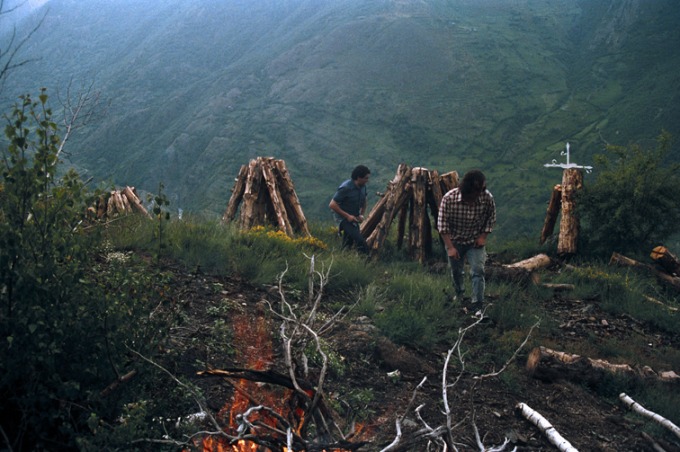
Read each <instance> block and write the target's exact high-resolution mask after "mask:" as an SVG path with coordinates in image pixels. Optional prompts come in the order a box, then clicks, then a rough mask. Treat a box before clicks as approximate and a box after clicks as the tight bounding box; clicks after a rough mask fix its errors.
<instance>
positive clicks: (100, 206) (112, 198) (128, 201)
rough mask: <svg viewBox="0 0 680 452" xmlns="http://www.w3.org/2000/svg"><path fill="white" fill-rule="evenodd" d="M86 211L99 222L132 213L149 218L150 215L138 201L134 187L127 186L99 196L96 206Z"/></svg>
mask: <svg viewBox="0 0 680 452" xmlns="http://www.w3.org/2000/svg"><path fill="white" fill-rule="evenodd" d="M88 211H89V212H90V214H91V215H93V216H95V217H96V218H97V219H99V220H106V219H111V218H115V217H117V216H120V215H128V214H131V213H134V212H136V213H140V214H142V215H144V216H146V217H149V218H151V214H149V212H148V211H147V210H146V208H145V207H144V205H143V204H142V201H140V199H139V196H138V195H137V190H135V187H129V186H128V187H125V188H123V189H121V190H112V191H111V192H109V193H107V194H105V195H103V196H101V197H100V198H99V199H98V200H97V203H96V205H95V206H94V207H90V208H89V209H88Z"/></svg>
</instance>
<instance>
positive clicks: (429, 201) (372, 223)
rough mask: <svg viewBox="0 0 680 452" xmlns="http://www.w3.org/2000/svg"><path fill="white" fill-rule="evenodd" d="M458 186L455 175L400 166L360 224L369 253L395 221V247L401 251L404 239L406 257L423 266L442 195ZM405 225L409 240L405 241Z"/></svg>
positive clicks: (379, 244)
mask: <svg viewBox="0 0 680 452" xmlns="http://www.w3.org/2000/svg"><path fill="white" fill-rule="evenodd" d="M457 186H458V173H457V172H455V171H451V172H449V173H446V174H443V175H441V176H440V175H439V173H438V172H437V171H436V170H435V171H430V170H428V169H427V168H420V167H418V168H410V167H409V166H408V165H406V164H403V163H402V164H401V165H399V167H398V168H397V173H396V175H395V176H394V179H392V181H390V182H389V183H388V185H387V191H386V192H385V193H384V195H383V196H382V198H381V199H380V201H378V202H377V203H376V204H375V206H373V209H372V210H371V212H370V213H369V214H368V217H367V218H366V220H365V221H364V222H363V223H362V224H361V233H362V235H363V236H364V237H366V243H367V244H368V246H369V248H370V249H371V253H372V254H376V253H378V252H379V250H380V248H381V247H382V245H383V243H384V242H385V239H386V238H387V235H388V233H389V229H390V226H391V225H392V222H393V221H394V219H395V218H397V247H398V248H401V247H402V246H403V243H404V239H405V238H407V239H408V250H409V255H410V256H411V257H412V258H413V259H414V260H417V261H418V262H421V263H422V262H424V261H425V259H426V257H427V256H429V255H430V254H431V252H432V226H433V225H435V227H436V224H437V215H438V213H439V204H440V203H441V200H442V198H443V196H444V194H445V193H446V192H447V191H449V190H451V189H453V188H455V187H457ZM428 209H429V214H428ZM407 224H408V237H405V236H406V226H407Z"/></svg>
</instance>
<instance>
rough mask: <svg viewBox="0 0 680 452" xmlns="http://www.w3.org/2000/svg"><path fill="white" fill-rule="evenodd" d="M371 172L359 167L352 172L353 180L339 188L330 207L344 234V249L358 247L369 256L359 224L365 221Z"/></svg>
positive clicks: (348, 180) (362, 166)
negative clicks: (367, 190)
mask: <svg viewBox="0 0 680 452" xmlns="http://www.w3.org/2000/svg"><path fill="white" fill-rule="evenodd" d="M370 175H371V171H370V170H369V169H368V168H367V167H365V166H364V165H359V166H357V167H356V168H354V170H353V171H352V178H351V179H347V180H346V181H344V182H343V183H342V184H340V186H339V187H338V190H337V191H336V192H335V195H333V199H331V202H330V204H329V205H328V207H329V208H330V209H331V210H332V211H333V214H334V216H335V221H336V222H337V223H338V228H339V230H340V232H342V247H343V249H344V248H349V247H352V246H356V247H357V249H358V250H359V251H360V252H362V253H365V254H368V245H367V244H366V239H365V238H364V237H363V236H362V235H361V231H360V230H359V223H361V222H362V221H364V212H365V211H366V184H367V183H368V179H369V176H370Z"/></svg>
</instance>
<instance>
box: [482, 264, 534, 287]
mask: <svg viewBox="0 0 680 452" xmlns="http://www.w3.org/2000/svg"><path fill="white" fill-rule="evenodd" d="M484 276H485V278H486V279H487V280H488V281H498V282H507V283H511V284H520V285H522V286H528V285H529V284H531V283H532V282H533V279H532V278H533V273H532V272H531V271H530V270H527V269H525V268H521V267H517V268H511V267H508V266H506V265H487V266H486V267H485V268H484Z"/></svg>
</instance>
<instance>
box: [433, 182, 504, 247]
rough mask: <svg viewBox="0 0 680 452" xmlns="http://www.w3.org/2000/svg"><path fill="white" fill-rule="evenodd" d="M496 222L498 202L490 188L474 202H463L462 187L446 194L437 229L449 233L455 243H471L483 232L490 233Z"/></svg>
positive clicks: (440, 208) (441, 232)
mask: <svg viewBox="0 0 680 452" xmlns="http://www.w3.org/2000/svg"><path fill="white" fill-rule="evenodd" d="M495 224H496V203H495V202H494V200H493V195H491V193H490V192H489V191H488V190H484V192H483V193H482V194H481V195H480V196H479V198H477V200H476V201H475V202H474V203H472V204H466V203H463V198H462V195H461V193H460V189H458V188H454V189H453V190H450V191H449V192H448V193H446V194H445V195H444V198H443V199H442V203H441V205H440V206H439V215H438V218H437V229H438V230H439V233H440V234H449V235H450V236H451V240H452V241H453V243H457V244H460V245H470V244H472V243H474V242H475V240H476V239H477V237H479V236H480V235H482V233H484V232H486V233H490V232H491V231H492V230H493V227H494V225H495Z"/></svg>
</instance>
